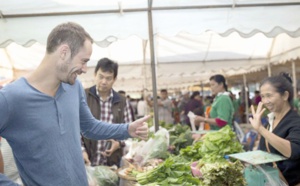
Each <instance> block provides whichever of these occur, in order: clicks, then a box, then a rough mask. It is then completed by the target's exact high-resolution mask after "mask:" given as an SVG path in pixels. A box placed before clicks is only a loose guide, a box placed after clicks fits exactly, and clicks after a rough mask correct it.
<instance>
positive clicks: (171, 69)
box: [0, 0, 300, 92]
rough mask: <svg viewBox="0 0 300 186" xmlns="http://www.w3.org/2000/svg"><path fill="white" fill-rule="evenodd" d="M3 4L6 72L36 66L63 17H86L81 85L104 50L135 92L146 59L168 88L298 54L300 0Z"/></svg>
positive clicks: (1, 67) (145, 73)
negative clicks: (89, 46) (89, 47)
mask: <svg viewBox="0 0 300 186" xmlns="http://www.w3.org/2000/svg"><path fill="white" fill-rule="evenodd" d="M149 4H152V6H148V5H149ZM149 7H150V8H149ZM0 10H1V18H2V19H1V20H0V72H1V75H0V76H2V77H4V78H17V77H19V76H20V75H23V74H24V73H27V72H28V71H30V70H33V69H34V68H36V66H37V65H38V64H39V62H40V60H41V58H42V56H43V54H44V52H45V46H44V45H45V43H46V37H47V35H48V34H49V32H50V31H51V29H52V28H53V27H55V26H56V25H57V24H60V23H62V22H67V21H74V22H77V23H79V24H81V25H83V26H84V27H85V28H86V30H87V31H88V32H89V33H90V34H91V36H92V37H93V38H94V40H95V44H94V51H93V55H92V57H91V62H90V63H89V66H90V69H89V72H88V73H87V74H85V75H83V76H82V77H81V80H82V82H83V84H84V86H90V85H92V84H93V67H94V66H95V64H96V62H97V60H99V59H100V58H102V57H109V58H112V59H114V60H116V61H117V62H118V63H119V64H120V68H119V71H120V72H119V76H118V81H117V82H116V84H115V88H116V89H123V90H125V91H127V92H133V91H140V90H142V89H143V88H147V89H149V90H151V89H152V81H151V78H152V74H151V60H154V61H155V64H156V79H157V82H156V84H157V88H158V89H160V88H168V89H173V88H187V87H188V86H190V85H193V84H195V83H199V82H200V81H207V79H208V77H209V76H210V75H212V74H214V73H222V74H224V75H226V76H232V75H236V74H243V73H249V72H253V71H259V70H261V69H265V68H267V64H268V63H281V62H285V61H288V60H291V59H292V60H296V59H297V58H298V56H299V54H300V53H299V46H300V42H299V35H300V24H299V23H300V16H297V13H298V12H299V10H300V2H299V1H290V0H264V1H258V0H256V1H253V0H239V1H238V0H236V1H230V0H213V1H212V0H206V1H205V0H177V1H172V0H153V1H147V0H123V1H121V0H118V1H116V0H114V1H104V0H103V1H99V0H98V1H96V0H86V1H81V0H44V1H39V0H25V1H21V0H10V1H0ZM150 10H151V11H150ZM148 12H151V13H152V14H151V15H152V16H151V18H152V19H151V20H150V21H152V23H153V24H152V25H150V26H153V27H152V29H153V41H154V51H153V52H154V54H155V55H154V56H155V58H154V59H151V50H150V49H151V47H150V45H149V43H150V41H151V39H152V38H151V37H152V35H151V34H150V35H149V24H148V21H149V16H148ZM150 30H151V28H150ZM210 30H211V31H210ZM241 82H242V81H241Z"/></svg>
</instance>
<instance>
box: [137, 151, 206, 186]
mask: <svg viewBox="0 0 300 186" xmlns="http://www.w3.org/2000/svg"><path fill="white" fill-rule="evenodd" d="M136 179H137V181H138V183H139V184H140V185H148V186H156V185H160V186H172V185H174V186H175V185H185V186H196V185H199V183H200V180H199V179H198V178H194V177H193V176H192V174H191V169H190V162H188V161H187V160H185V159H183V158H182V157H180V156H170V157H169V158H168V159H166V160H165V161H164V162H163V163H162V164H160V165H159V166H158V167H156V168H154V169H152V170H150V171H147V172H144V173H138V174H137V175H136Z"/></svg>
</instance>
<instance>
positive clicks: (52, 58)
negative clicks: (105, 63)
mask: <svg viewBox="0 0 300 186" xmlns="http://www.w3.org/2000/svg"><path fill="white" fill-rule="evenodd" d="M92 43H93V40H92V38H91V37H90V35H89V34H88V33H87V32H86V31H85V30H84V29H83V28H82V27H81V26H80V25H78V24H75V23H64V24H61V25H58V26H57V27H55V28H54V29H53V30H52V32H51V33H50V35H49V36H48V40H47V50H46V54H45V56H44V58H43V60H42V62H41V64H40V65H39V67H38V68H37V69H36V70H35V71H34V72H33V73H32V74H30V75H29V76H27V77H22V78H20V79H18V80H16V81H15V82H13V83H11V84H9V85H7V86H6V87H5V88H3V89H1V91H0V105H1V107H0V118H1V120H0V136H2V137H4V138H6V139H7V141H8V143H9V144H10V145H11V147H12V149H13V153H14V158H15V160H16V164H17V167H18V170H19V173H20V177H21V178H22V181H23V184H24V185H26V186H41V185H43V186H87V185H88V182H87V176H86V172H85V167H84V161H83V157H82V152H81V142H80V133H82V134H83V135H84V136H85V137H87V138H91V139H96V140H100V139H111V138H113V139H118V140H122V139H126V138H129V137H138V138H141V139H147V137H148V127H147V124H146V123H145V121H147V120H148V119H149V116H146V117H144V118H141V119H139V120H136V121H135V122H132V123H130V124H119V125H118V124H115V125H111V124H108V123H105V122H101V121H99V120H96V119H95V118H94V117H93V116H92V114H91V113H90V109H89V107H88V106H87V104H86V101H85V93H84V90H83V87H82V85H81V84H80V82H79V81H78V80H76V78H77V75H80V74H81V73H85V72H86V71H87V62H88V61H89V58H90V56H91V54H92ZM0 185H1V186H11V185H16V184H15V183H13V182H12V181H10V180H9V179H8V178H7V177H5V176H4V175H2V174H0Z"/></svg>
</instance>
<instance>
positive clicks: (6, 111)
mask: <svg viewBox="0 0 300 186" xmlns="http://www.w3.org/2000/svg"><path fill="white" fill-rule="evenodd" d="M0 105H1V111H0V118H1V119H0V136H1V132H2V130H3V129H4V128H5V127H6V125H7V123H8V120H9V116H10V109H11V105H9V104H8V102H7V99H6V98H5V96H4V95H3V94H2V93H1V92H0Z"/></svg>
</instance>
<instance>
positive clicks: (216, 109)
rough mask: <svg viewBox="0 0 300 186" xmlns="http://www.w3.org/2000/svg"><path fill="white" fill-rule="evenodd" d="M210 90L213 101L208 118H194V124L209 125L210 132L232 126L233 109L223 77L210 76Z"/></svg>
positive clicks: (219, 75) (218, 75)
mask: <svg viewBox="0 0 300 186" xmlns="http://www.w3.org/2000/svg"><path fill="white" fill-rule="evenodd" d="M209 80H210V88H211V91H212V94H213V95H214V96H215V99H214V101H213V103H212V107H211V110H210V114H209V117H208V118H206V117H203V116H196V117H195V124H196V125H199V124H200V123H201V122H205V123H209V125H210V129H211V130H218V129H220V128H222V127H224V126H225V125H230V126H232V122H233V116H234V107H233V103H232V100H231V98H230V93H229V92H227V84H226V80H225V77H224V76H223V75H221V74H217V75H214V76H211V77H210V78H209Z"/></svg>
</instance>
